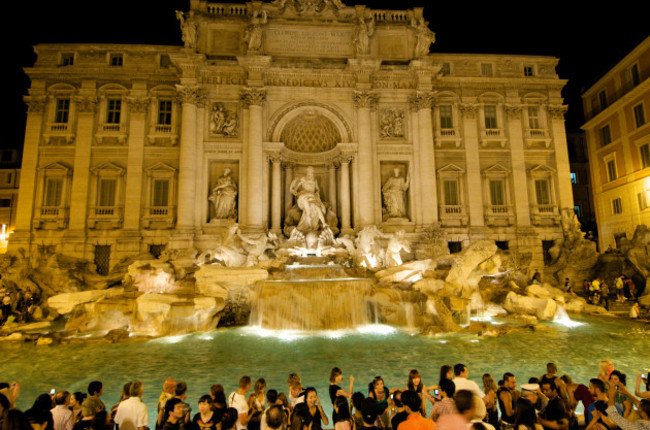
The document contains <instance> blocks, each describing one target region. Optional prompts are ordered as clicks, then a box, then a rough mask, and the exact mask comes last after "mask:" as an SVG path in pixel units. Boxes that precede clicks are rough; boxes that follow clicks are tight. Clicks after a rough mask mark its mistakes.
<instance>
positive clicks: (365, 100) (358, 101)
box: [353, 91, 379, 109]
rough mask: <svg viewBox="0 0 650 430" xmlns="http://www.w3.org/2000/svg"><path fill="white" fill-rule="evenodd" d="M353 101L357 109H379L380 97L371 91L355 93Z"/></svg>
mask: <svg viewBox="0 0 650 430" xmlns="http://www.w3.org/2000/svg"><path fill="white" fill-rule="evenodd" d="M353 100H354V105H355V107H357V108H366V109H374V108H376V107H377V102H378V101H379V96H377V94H375V93H373V92H370V91H355V92H354V96H353Z"/></svg>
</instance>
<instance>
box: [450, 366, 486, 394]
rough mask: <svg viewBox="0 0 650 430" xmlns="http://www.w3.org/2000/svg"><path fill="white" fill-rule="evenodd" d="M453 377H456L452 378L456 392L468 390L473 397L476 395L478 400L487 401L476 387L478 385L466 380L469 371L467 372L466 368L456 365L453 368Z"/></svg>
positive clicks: (481, 391)
mask: <svg viewBox="0 0 650 430" xmlns="http://www.w3.org/2000/svg"><path fill="white" fill-rule="evenodd" d="M454 375H455V376H456V377H455V378H454V384H456V392H458V391H460V390H469V391H471V392H472V393H474V394H475V395H477V396H478V397H479V398H481V399H483V401H486V400H487V396H486V395H485V393H484V392H483V390H481V389H480V388H479V386H478V384H477V383H476V382H474V381H470V380H469V379H467V377H468V376H469V370H467V366H465V365H464V364H461V363H458V364H457V365H455V366H454Z"/></svg>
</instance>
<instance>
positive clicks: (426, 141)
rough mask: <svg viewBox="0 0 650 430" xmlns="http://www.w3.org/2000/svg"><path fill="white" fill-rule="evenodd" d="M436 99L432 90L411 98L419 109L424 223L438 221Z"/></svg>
mask: <svg viewBox="0 0 650 430" xmlns="http://www.w3.org/2000/svg"><path fill="white" fill-rule="evenodd" d="M434 101H435V97H434V94H433V93H431V92H425V91H422V92H418V93H417V94H416V96H415V97H414V98H412V99H411V103H412V107H413V108H414V109H415V110H417V118H418V153H419V160H416V162H417V163H418V164H419V167H420V187H419V189H420V205H421V214H422V220H421V221H422V225H423V226H429V225H433V224H435V223H436V222H437V221H438V195H437V188H436V159H435V155H434V153H433V125H432V123H431V107H432V106H433V103H434Z"/></svg>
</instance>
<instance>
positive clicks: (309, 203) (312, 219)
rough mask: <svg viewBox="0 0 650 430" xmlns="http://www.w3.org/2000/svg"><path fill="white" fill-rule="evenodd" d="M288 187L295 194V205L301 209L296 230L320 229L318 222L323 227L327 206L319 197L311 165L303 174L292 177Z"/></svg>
mask: <svg viewBox="0 0 650 430" xmlns="http://www.w3.org/2000/svg"><path fill="white" fill-rule="evenodd" d="M289 189H290V190H291V194H293V195H294V196H296V205H297V206H298V208H299V209H300V210H301V211H302V214H301V216H300V221H299V222H298V225H297V226H296V228H297V229H298V231H299V232H301V233H302V234H307V233H309V232H316V231H318V230H319V229H320V226H319V223H320V224H322V228H325V227H326V226H327V222H326V221H325V214H326V213H327V208H326V207H325V204H324V203H323V202H322V201H321V199H320V194H319V192H320V189H319V187H318V181H316V178H315V177H314V169H313V167H311V166H310V167H307V173H306V174H305V176H303V177H302V178H296V179H294V180H293V181H292V182H291V186H290V188H289Z"/></svg>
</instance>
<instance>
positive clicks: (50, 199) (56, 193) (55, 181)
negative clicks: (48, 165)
mask: <svg viewBox="0 0 650 430" xmlns="http://www.w3.org/2000/svg"><path fill="white" fill-rule="evenodd" d="M62 191H63V179H62V178H47V179H46V181H45V195H44V196H43V206H49V207H58V206H61V195H62Z"/></svg>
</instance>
